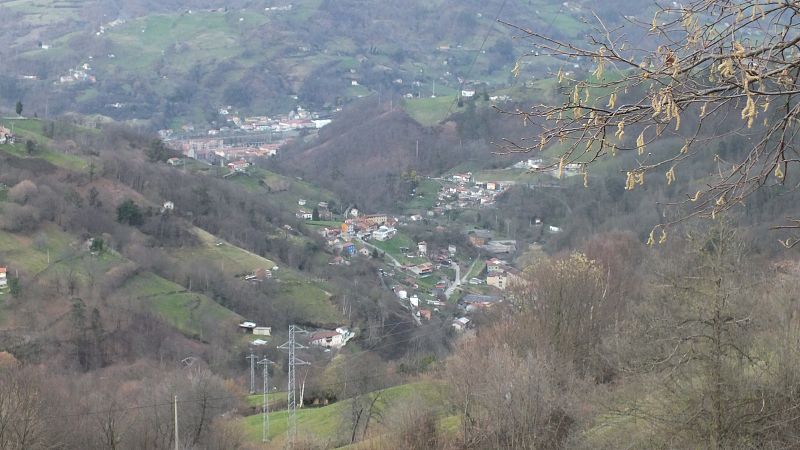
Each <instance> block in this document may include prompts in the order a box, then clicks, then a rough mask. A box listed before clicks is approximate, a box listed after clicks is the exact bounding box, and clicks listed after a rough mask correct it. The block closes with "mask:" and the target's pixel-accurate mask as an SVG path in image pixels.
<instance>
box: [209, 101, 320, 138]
mask: <svg viewBox="0 0 800 450" xmlns="http://www.w3.org/2000/svg"><path fill="white" fill-rule="evenodd" d="M218 112H219V114H220V115H221V116H224V117H225V118H227V120H228V122H229V123H230V124H231V127H232V128H235V129H238V130H241V131H245V132H264V131H269V132H274V133H285V132H289V131H301V130H314V129H319V128H322V127H324V126H325V125H328V124H329V123H331V119H324V118H321V117H320V114H319V113H316V112H310V111H307V110H305V109H304V108H303V107H302V106H298V107H297V109H296V110H295V111H292V112H290V113H288V114H284V115H281V116H278V117H268V116H248V117H239V116H238V115H236V114H235V111H233V108H232V107H230V106H228V107H225V108H220V109H219V111H218ZM220 131H221V130H209V134H216V133H218V132H220Z"/></svg>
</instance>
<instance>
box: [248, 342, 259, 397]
mask: <svg viewBox="0 0 800 450" xmlns="http://www.w3.org/2000/svg"><path fill="white" fill-rule="evenodd" d="M245 359H249V360H250V393H251V394H255V393H256V359H257V358H256V355H254V354H253V351H252V350H251V351H250V356H247V357H245Z"/></svg>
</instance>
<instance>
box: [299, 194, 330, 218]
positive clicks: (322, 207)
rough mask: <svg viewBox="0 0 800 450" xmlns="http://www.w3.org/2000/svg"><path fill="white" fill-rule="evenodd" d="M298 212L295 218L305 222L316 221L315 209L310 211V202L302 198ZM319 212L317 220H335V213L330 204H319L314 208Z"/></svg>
mask: <svg viewBox="0 0 800 450" xmlns="http://www.w3.org/2000/svg"><path fill="white" fill-rule="evenodd" d="M297 206H298V207H297V212H296V213H295V217H297V218H298V219H303V220H312V219H314V211H313V209H311V210H309V209H308V201H307V200H306V199H303V198H301V199H300V200H298V201H297ZM314 208H315V209H316V210H317V216H318V217H317V220H332V219H333V212H331V210H330V207H329V205H328V202H319V203H317V206H315V207H314Z"/></svg>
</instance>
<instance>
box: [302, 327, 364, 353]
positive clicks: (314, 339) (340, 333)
mask: <svg viewBox="0 0 800 450" xmlns="http://www.w3.org/2000/svg"><path fill="white" fill-rule="evenodd" d="M353 336H355V333H353V332H352V331H350V330H348V329H347V328H337V329H336V331H317V332H316V333H314V334H312V335H311V337H310V338H309V339H308V342H309V344H311V345H313V346H316V347H324V348H342V347H344V346H345V344H347V341H349V340H350V339H352V338H353Z"/></svg>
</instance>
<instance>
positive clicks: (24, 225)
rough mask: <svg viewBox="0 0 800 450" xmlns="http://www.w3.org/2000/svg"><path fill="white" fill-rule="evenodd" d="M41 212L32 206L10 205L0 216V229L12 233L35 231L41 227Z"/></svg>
mask: <svg viewBox="0 0 800 450" xmlns="http://www.w3.org/2000/svg"><path fill="white" fill-rule="evenodd" d="M39 219H40V215H39V210H38V209H36V208H34V207H33V206H30V205H25V206H20V205H17V204H14V203H9V204H8V205H6V206H5V207H4V208H3V215H2V216H0V228H2V229H4V230H6V231H11V232H19V231H33V230H35V229H36V227H37V226H38V225H39Z"/></svg>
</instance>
